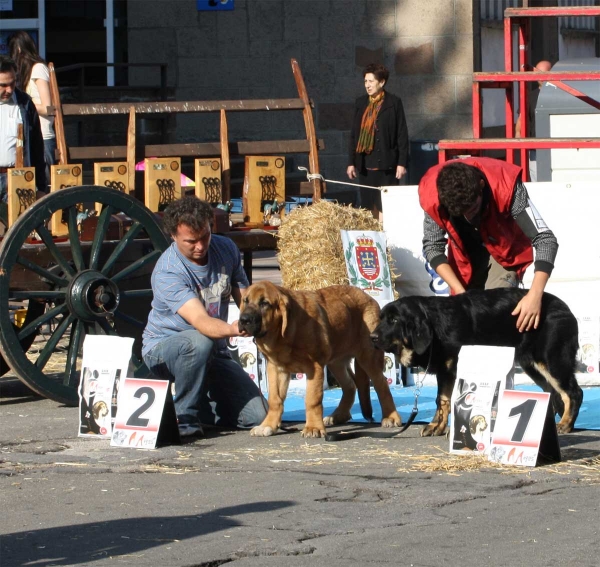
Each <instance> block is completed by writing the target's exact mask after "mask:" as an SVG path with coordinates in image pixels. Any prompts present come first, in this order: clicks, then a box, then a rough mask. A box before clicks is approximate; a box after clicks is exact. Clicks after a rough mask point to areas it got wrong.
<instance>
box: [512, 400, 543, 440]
mask: <svg viewBox="0 0 600 567" xmlns="http://www.w3.org/2000/svg"><path fill="white" fill-rule="evenodd" d="M536 404H537V400H525V401H524V402H523V403H522V404H520V405H518V406H515V407H514V408H512V409H511V410H510V413H509V414H508V417H514V416H515V415H519V416H520V417H519V421H518V422H517V426H516V427H515V431H514V433H513V435H512V437H511V439H510V440H511V441H513V442H514V443H521V441H523V437H525V431H526V430H527V426H528V425H529V420H530V419H531V415H532V414H533V410H534V409H535V406H536Z"/></svg>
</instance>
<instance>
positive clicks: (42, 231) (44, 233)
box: [35, 224, 75, 279]
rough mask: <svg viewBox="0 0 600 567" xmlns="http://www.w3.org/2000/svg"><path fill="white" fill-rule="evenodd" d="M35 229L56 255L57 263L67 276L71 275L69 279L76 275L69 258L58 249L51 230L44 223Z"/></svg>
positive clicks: (53, 254)
mask: <svg viewBox="0 0 600 567" xmlns="http://www.w3.org/2000/svg"><path fill="white" fill-rule="evenodd" d="M35 230H36V232H37V233H38V234H39V235H40V238H41V239H42V240H43V242H44V244H45V245H46V248H48V250H49V251H50V253H51V254H52V256H54V259H55V260H56V263H57V264H58V265H59V266H60V267H61V268H62V269H63V271H64V272H65V274H66V275H67V276H70V277H69V279H71V277H73V276H74V275H75V271H74V270H73V268H72V267H71V265H70V264H69V262H67V259H66V258H65V257H64V256H63V255H62V252H61V251H60V250H59V249H58V246H56V243H55V242H54V240H52V235H51V234H50V231H49V230H48V229H47V228H46V227H45V226H44V225H43V224H40V225H39V226H37V227H36V229H35Z"/></svg>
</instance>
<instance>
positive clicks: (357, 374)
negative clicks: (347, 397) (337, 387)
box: [354, 359, 373, 421]
mask: <svg viewBox="0 0 600 567" xmlns="http://www.w3.org/2000/svg"><path fill="white" fill-rule="evenodd" d="M354 383H355V384H356V389H357V391H358V403H359V404H360V411H361V413H362V414H363V417H364V418H365V419H366V420H367V421H373V406H372V405H371V384H370V381H369V376H368V375H367V373H366V372H365V371H364V370H363V368H362V366H361V365H360V364H359V363H358V361H356V359H355V361H354Z"/></svg>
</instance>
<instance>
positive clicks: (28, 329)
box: [17, 303, 69, 341]
mask: <svg viewBox="0 0 600 567" xmlns="http://www.w3.org/2000/svg"><path fill="white" fill-rule="evenodd" d="M68 309H69V308H68V307H67V304H66V303H61V304H60V305H57V306H56V307H53V308H52V309H48V311H46V312H45V313H43V314H42V315H40V316H39V317H37V318H36V319H34V320H33V321H32V322H31V323H29V324H28V325H26V326H25V327H23V328H22V329H21V330H20V331H19V334H18V335H17V338H18V339H19V341H22V340H23V339H25V338H27V337H28V336H29V335H31V333H34V332H35V331H36V330H37V329H38V327H41V326H42V325H43V324H44V323H48V321H51V320H52V319H54V318H55V317H58V316H59V315H60V314H61V313H65V312H66V311H68Z"/></svg>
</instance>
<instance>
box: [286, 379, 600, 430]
mask: <svg viewBox="0 0 600 567" xmlns="http://www.w3.org/2000/svg"><path fill="white" fill-rule="evenodd" d="M516 389H517V390H525V391H531V392H540V391H541V390H540V389H539V388H538V387H537V386H534V385H520V386H517V387H516ZM391 392H392V396H393V398H394V401H395V402H396V408H397V409H398V413H399V414H400V416H401V417H402V420H403V421H406V420H407V419H408V416H409V415H410V413H411V411H412V408H413V404H414V399H415V394H414V389H413V388H398V387H393V388H391ZM436 395H437V388H436V387H435V386H425V387H423V388H421V394H420V395H419V414H418V415H417V418H416V420H415V423H429V422H430V421H431V420H432V419H433V414H434V413H435V397H436ZM341 396H342V390H341V389H340V388H334V389H332V390H325V392H324V394H323V415H326V416H327V415H330V414H331V413H332V412H333V410H335V408H336V407H337V406H338V403H339V401H340V398H341ZM371 400H372V404H373V417H374V418H375V421H381V408H380V407H379V401H378V400H377V394H375V391H374V390H373V389H372V388H371ZM305 419H306V418H305V412H304V393H303V392H294V391H291V392H289V393H288V396H287V398H286V400H285V411H284V413H283V421H305ZM557 419H558V417H557ZM352 421H355V422H363V423H364V422H365V419H364V418H363V416H362V414H361V413H360V406H359V405H358V401H357V402H356V403H355V404H354V406H353V407H352ZM575 427H576V428H577V429H595V430H600V387H588V388H583V404H582V405H581V409H580V410H579V417H578V418H577V421H576V423H575Z"/></svg>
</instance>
